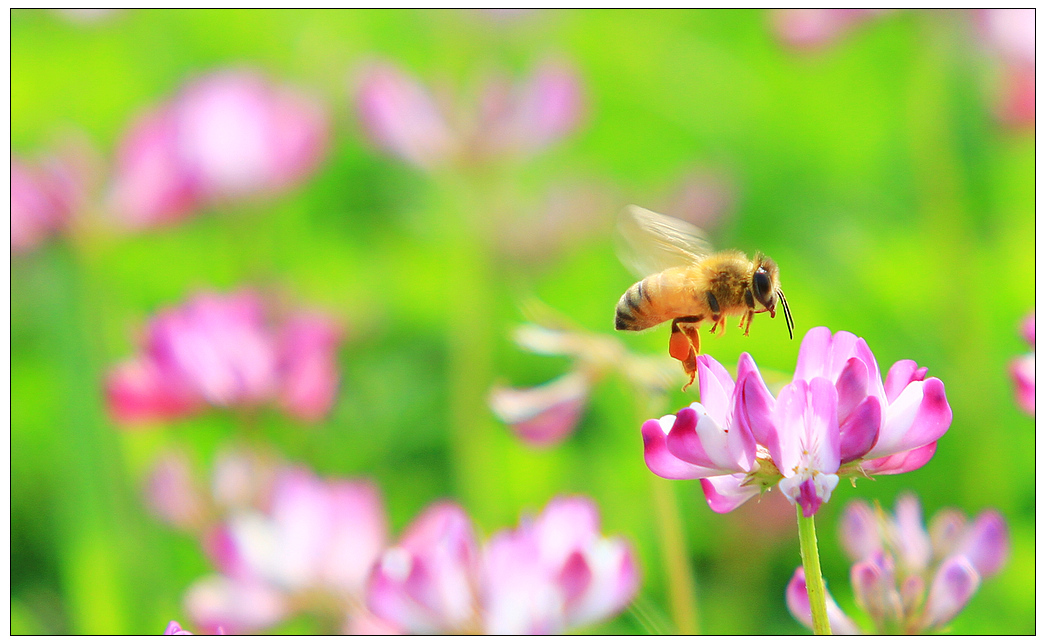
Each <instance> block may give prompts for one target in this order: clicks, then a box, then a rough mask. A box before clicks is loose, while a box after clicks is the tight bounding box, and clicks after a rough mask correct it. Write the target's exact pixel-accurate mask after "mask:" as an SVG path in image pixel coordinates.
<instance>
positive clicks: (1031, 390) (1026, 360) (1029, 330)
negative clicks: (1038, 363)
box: [1010, 311, 1035, 417]
mask: <svg viewBox="0 0 1046 644" xmlns="http://www.w3.org/2000/svg"><path fill="white" fill-rule="evenodd" d="M1021 336H1022V337H1023V338H1024V340H1025V341H1026V342H1027V343H1028V344H1029V345H1030V346H1031V348H1032V352H1031V353H1026V354H1024V355H1022V356H1020V357H1018V358H1014V359H1013V360H1011V361H1010V375H1011V376H1012V377H1013V384H1014V389H1015V393H1016V394H1017V405H1018V406H1020V408H1021V409H1022V410H1023V411H1024V412H1025V413H1027V414H1028V415H1029V416H1032V417H1034V416H1035V312H1034V311H1033V312H1031V313H1029V314H1028V315H1027V316H1025V318H1024V320H1023V321H1022V322H1021Z"/></svg>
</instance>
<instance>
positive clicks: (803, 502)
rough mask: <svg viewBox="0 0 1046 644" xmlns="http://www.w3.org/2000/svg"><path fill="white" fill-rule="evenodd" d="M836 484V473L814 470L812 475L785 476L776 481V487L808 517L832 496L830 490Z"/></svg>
mask: <svg viewBox="0 0 1046 644" xmlns="http://www.w3.org/2000/svg"><path fill="white" fill-rule="evenodd" d="M838 484H839V477H838V476H837V475H835V474H823V473H821V472H815V473H813V475H812V476H811V475H806V476H798V475H797V476H790V477H786V478H784V479H782V480H781V482H780V483H778V487H779V488H780V490H781V493H782V494H784V495H785V498H786V499H788V500H789V501H791V502H792V503H793V504H798V505H799V507H801V508H802V509H803V516H804V517H807V518H809V517H812V516H813V515H815V514H816V513H817V511H818V510H820V509H821V505H822V504H823V503H826V502H828V501H829V500H830V499H831V498H832V492H833V491H834V490H835V487H836V486H837V485H838Z"/></svg>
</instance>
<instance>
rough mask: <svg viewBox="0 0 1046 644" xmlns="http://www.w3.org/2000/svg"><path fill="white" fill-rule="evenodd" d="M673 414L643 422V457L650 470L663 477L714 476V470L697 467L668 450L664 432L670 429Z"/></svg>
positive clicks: (673, 418) (698, 477) (691, 477)
mask: <svg viewBox="0 0 1046 644" xmlns="http://www.w3.org/2000/svg"><path fill="white" fill-rule="evenodd" d="M674 422H675V416H671V415H669V416H664V417H663V418H661V420H648V421H646V422H645V423H643V429H642V432H643V458H644V460H646V466H647V467H648V468H649V469H650V471H651V472H653V473H654V474H657V475H658V476H660V477H661V478H665V479H700V478H705V477H707V476H715V475H716V472H715V470H711V469H709V468H707V467H698V466H697V465H694V464H692V463H687V462H686V461H683V460H680V459H679V458H676V457H675V456H674V455H673V454H672V453H671V452H669V451H668V445H667V442H666V436H665V435H666V434H667V433H668V431H669V430H671V428H672V425H673V423H674Z"/></svg>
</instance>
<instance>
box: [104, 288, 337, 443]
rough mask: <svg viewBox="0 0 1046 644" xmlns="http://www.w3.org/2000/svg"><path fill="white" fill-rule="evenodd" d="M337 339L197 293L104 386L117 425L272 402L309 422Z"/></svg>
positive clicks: (234, 297)
mask: <svg viewBox="0 0 1046 644" xmlns="http://www.w3.org/2000/svg"><path fill="white" fill-rule="evenodd" d="M340 337H341V331H340V328H339V326H338V325H337V324H335V323H334V322H333V321H332V320H330V319H328V318H326V317H324V316H322V315H320V314H316V313H298V314H294V315H292V316H290V317H289V318H288V319H287V320H286V321H284V322H283V323H282V324H280V325H276V324H273V323H271V322H270V321H269V320H268V319H267V315H266V308H265V306H264V304H263V302H262V300H261V299H260V298H259V297H258V296H256V295H255V294H254V293H251V292H249V291H240V292H237V293H233V294H230V295H220V294H216V293H200V294H198V295H196V296H194V297H192V298H190V299H189V300H188V301H187V302H186V303H185V304H183V305H181V306H178V307H175V308H171V309H167V310H165V311H161V312H160V313H158V314H157V315H156V316H154V317H153V319H152V320H151V321H150V322H149V325H148V328H147V331H146V337H145V342H144V345H143V347H142V352H141V353H140V354H139V355H138V356H135V357H134V358H131V359H130V360H127V361H125V362H123V363H121V364H119V365H117V366H116V367H115V368H113V370H112V371H111V372H110V373H109V375H108V377H107V379H106V398H107V401H108V406H109V410H110V413H111V414H112V415H113V417H114V418H115V419H116V420H117V422H119V423H121V424H137V423H147V422H155V421H164V420H173V419H177V418H181V417H184V416H187V415H190V414H193V413H195V412H197V411H199V410H201V409H202V408H203V407H205V406H206V405H212V406H216V407H247V408H253V407H257V406H259V405H261V404H264V403H269V402H275V403H276V405H277V406H279V407H280V408H281V409H282V410H283V411H285V412H286V413H288V414H289V415H291V416H293V417H295V418H298V419H301V420H304V421H316V420H318V419H320V418H321V417H323V416H324V415H325V414H326V413H327V412H328V411H329V410H330V407H331V405H332V404H333V402H334V394H335V393H336V390H337V383H338V371H337V366H336V352H337V344H338V341H339V339H340Z"/></svg>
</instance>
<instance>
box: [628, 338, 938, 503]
mask: <svg viewBox="0 0 1046 644" xmlns="http://www.w3.org/2000/svg"><path fill="white" fill-rule="evenodd" d="M698 377H699V379H700V388H701V402H700V403H694V404H692V405H691V406H690V407H687V408H684V409H683V410H681V411H680V412H679V413H678V414H676V415H669V416H664V417H662V418H661V419H660V420H649V421H647V422H646V423H644V424H643V428H642V433H643V443H644V454H645V459H646V463H647V466H648V467H649V468H650V470H651V471H652V472H654V473H655V474H657V475H658V476H661V477H663V478H670V479H694V478H697V479H702V481H701V485H702V489H703V490H704V492H705V497H706V499H707V500H708V504H709V506H711V508H712V509H713V510H714V511H716V512H729V511H731V510H733V509H734V508H736V507H738V506H739V505H741V504H742V503H744V502H745V501H747V500H748V499H750V498H752V497H753V496H755V495H757V494H759V493H760V492H761V491H763V490H766V489H769V488H770V487H772V486H773V485H774V484H778V487H779V488H780V490H781V492H782V493H783V494H784V495H785V497H787V498H788V499H789V500H790V501H791V502H792V503H793V505H794V504H796V503H798V504H799V505H800V506H801V507H802V508H803V515H804V516H807V517H810V516H813V514H814V513H816V512H817V510H818V509H819V508H820V506H821V504H822V503H824V502H826V501H828V500H829V499H830V498H831V494H832V491H833V490H834V489H835V486H836V485H837V484H838V482H839V478H840V476H844V477H851V478H856V477H859V476H872V475H875V474H899V473H902V472H908V471H911V470H914V469H917V468H919V467H922V466H923V465H925V464H926V462H927V461H929V459H930V458H931V457H932V456H933V453H934V451H935V450H936V445H937V439H938V438H940V437H941V436H942V435H943V434H944V432H945V431H947V429H948V426H949V425H950V424H951V418H952V413H951V408H950V407H949V406H948V401H947V398H946V397H945V395H944V385H943V384H942V383H941V381H940V380H938V379H937V378H929V379H927V378H926V369H925V368H921V369H920V368H918V367H917V365H916V364H915V363H914V362H912V361H911V360H901V361H899V362H897V363H896V364H894V365H893V367H891V368H890V371H889V373H888V374H887V376H886V382H885V383H883V381H882V379H881V378H880V376H879V367H878V364H877V363H876V361H875V357H874V356H873V355H872V353H871V351H870V350H869V349H868V345H867V344H866V343H865V341H864V340H863V339H861V338H858V337H857V336H855V335H853V334H852V333H848V332H845V331H840V332H839V333H837V334H835V336H834V337H833V336H832V334H831V332H830V331H829V330H828V329H827V328H825V327H818V328H815V329H811V330H810V331H809V332H808V333H807V334H806V337H805V338H804V339H803V343H802V346H800V348H799V357H798V360H797V364H796V370H795V375H794V377H793V379H792V382H791V383H790V384H788V385H785V387H784V388H783V389H782V390H781V392H780V394H778V396H777V398H776V399H775V398H774V397H773V396H772V395H771V394H770V391H769V389H767V387H766V384H765V383H764V382H763V379H762V376H761V375H760V373H759V370H758V369H757V368H756V365H755V362H754V361H753V360H752V358H751V356H749V355H748V354H747V353H743V354H741V357H740V359H739V360H738V365H737V382H736V383H735V382H734V380H733V379H732V378H731V377H730V374H728V373H727V371H726V369H724V368H723V367H722V365H720V364H719V363H718V362H716V361H715V359H714V358H712V357H711V356H708V355H702V356H699V357H698Z"/></svg>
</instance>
